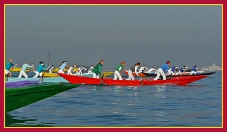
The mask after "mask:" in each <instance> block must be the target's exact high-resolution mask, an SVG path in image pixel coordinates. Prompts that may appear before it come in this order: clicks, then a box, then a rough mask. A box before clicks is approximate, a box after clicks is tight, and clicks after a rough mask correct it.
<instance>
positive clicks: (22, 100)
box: [5, 83, 79, 112]
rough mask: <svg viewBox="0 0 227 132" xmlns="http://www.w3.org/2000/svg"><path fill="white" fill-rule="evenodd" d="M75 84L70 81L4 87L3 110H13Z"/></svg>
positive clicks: (72, 86) (73, 86) (70, 87)
mask: <svg viewBox="0 0 227 132" xmlns="http://www.w3.org/2000/svg"><path fill="white" fill-rule="evenodd" d="M77 86H79V85H75V84H70V83H52V84H51V83H40V84H38V85H32V86H27V87H19V88H6V89H5V111H6V112H9V111H13V110H15V109H18V108H21V107H24V106H27V105H29V104H32V103H35V102H37V101H40V100H42V99H45V98H48V97H50V96H53V95H56V94H58V93H61V92H64V91H66V90H69V89H72V88H75V87H77Z"/></svg>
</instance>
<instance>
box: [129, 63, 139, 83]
mask: <svg viewBox="0 0 227 132" xmlns="http://www.w3.org/2000/svg"><path fill="white" fill-rule="evenodd" d="M139 66H140V62H137V63H136V64H135V65H134V66H132V67H131V68H130V69H129V70H128V79H126V80H134V76H133V74H132V73H133V72H135V73H136V75H137V76H139V73H138V71H137V69H138V67H139Z"/></svg>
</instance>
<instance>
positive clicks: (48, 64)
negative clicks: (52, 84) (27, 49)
mask: <svg viewBox="0 0 227 132" xmlns="http://www.w3.org/2000/svg"><path fill="white" fill-rule="evenodd" d="M49 64H50V51H49V55H48V68H46V69H45V71H44V72H43V74H42V77H41V81H42V82H43V78H44V73H45V72H46V71H48V69H49V67H50V65H49Z"/></svg>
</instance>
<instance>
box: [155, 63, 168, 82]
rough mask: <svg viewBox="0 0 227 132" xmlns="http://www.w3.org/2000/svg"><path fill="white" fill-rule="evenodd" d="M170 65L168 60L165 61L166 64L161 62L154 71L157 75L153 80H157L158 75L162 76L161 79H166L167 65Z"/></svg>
mask: <svg viewBox="0 0 227 132" xmlns="http://www.w3.org/2000/svg"><path fill="white" fill-rule="evenodd" d="M169 65H170V61H166V64H163V65H162V66H161V67H160V68H158V70H157V71H156V73H157V76H156V77H155V78H154V80H158V79H159V77H160V75H161V76H162V78H163V80H166V74H165V73H167V72H168V69H169V68H168V67H169Z"/></svg>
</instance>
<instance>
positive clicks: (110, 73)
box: [103, 72, 114, 77]
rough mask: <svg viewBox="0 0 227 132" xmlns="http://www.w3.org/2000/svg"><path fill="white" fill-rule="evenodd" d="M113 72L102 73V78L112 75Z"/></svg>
mask: <svg viewBox="0 0 227 132" xmlns="http://www.w3.org/2000/svg"><path fill="white" fill-rule="evenodd" d="M113 73H114V72H103V75H104V77H107V76H109V75H112V74H113Z"/></svg>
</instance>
